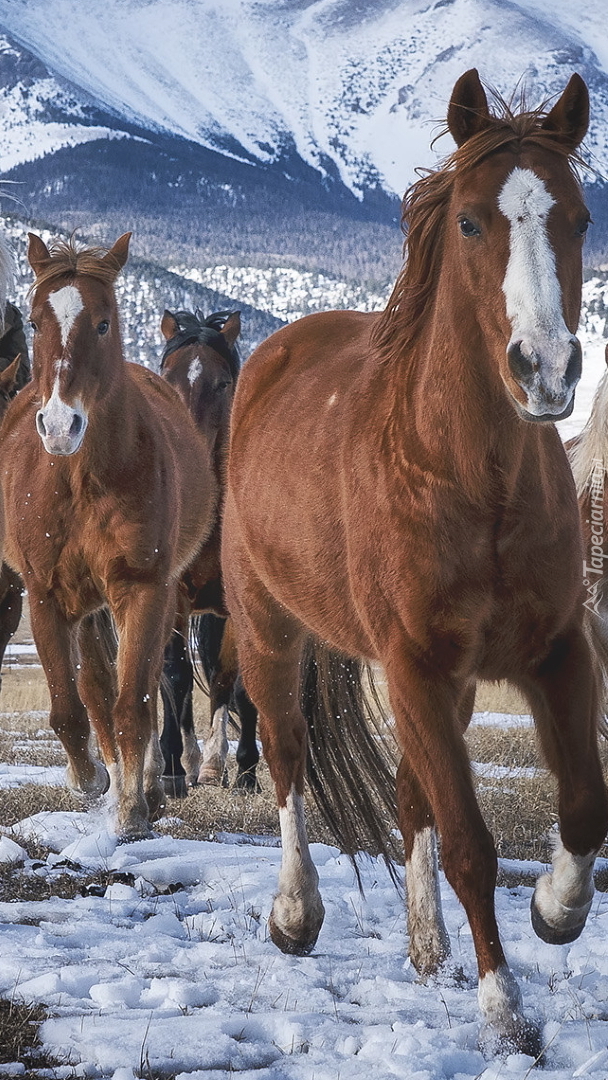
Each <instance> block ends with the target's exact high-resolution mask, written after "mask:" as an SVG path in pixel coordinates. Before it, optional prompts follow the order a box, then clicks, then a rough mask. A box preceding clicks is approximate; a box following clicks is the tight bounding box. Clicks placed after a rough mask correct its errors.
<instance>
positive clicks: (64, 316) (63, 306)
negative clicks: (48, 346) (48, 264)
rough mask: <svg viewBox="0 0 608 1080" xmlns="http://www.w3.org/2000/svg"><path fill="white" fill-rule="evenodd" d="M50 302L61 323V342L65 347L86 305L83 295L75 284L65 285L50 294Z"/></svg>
mask: <svg viewBox="0 0 608 1080" xmlns="http://www.w3.org/2000/svg"><path fill="white" fill-rule="evenodd" d="M49 304H50V305H51V308H52V309H53V311H54V313H55V317H56V319H57V322H58V323H59V329H60V331H61V344H62V346H63V348H64V349H65V347H66V345H67V343H68V339H69V336H70V333H71V331H72V327H73V325H74V323H75V321H76V318H77V317H78V315H80V312H81V311H82V309H83V307H84V304H83V302H82V296H81V295H80V293H79V291H78V289H77V288H76V286H75V285H64V287H63V289H58V290H57V292H54V293H51V294H50V296H49Z"/></svg>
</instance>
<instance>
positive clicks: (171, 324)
mask: <svg viewBox="0 0 608 1080" xmlns="http://www.w3.org/2000/svg"><path fill="white" fill-rule="evenodd" d="M160 329H161V333H162V335H163V337H164V338H165V340H166V341H170V340H171V338H172V337H175V335H176V334H177V333H179V323H178V321H177V319H176V318H175V315H173V314H172V313H171V312H170V311H167V310H166V309H165V311H164V312H163V317H162V319H161V323H160Z"/></svg>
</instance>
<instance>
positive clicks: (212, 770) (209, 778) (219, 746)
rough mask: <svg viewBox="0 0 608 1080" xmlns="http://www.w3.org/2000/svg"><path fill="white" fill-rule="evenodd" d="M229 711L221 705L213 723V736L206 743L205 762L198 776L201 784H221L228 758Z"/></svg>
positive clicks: (216, 711) (214, 715)
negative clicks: (227, 731)
mask: <svg viewBox="0 0 608 1080" xmlns="http://www.w3.org/2000/svg"><path fill="white" fill-rule="evenodd" d="M227 726H228V709H227V707H226V705H221V706H220V708H219V709H216V710H215V713H214V714H213V720H212V721H211V734H210V735H209V738H208V739H207V741H206V743H205V748H204V750H203V761H202V764H201V768H200V772H199V774H198V782H199V784H221V783H222V780H223V779H224V769H225V767H226V758H227V757H228V737H227V735H226V728H227Z"/></svg>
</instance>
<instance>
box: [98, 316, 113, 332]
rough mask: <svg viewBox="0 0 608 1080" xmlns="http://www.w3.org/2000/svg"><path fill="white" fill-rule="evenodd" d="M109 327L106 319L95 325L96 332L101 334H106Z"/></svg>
mask: <svg viewBox="0 0 608 1080" xmlns="http://www.w3.org/2000/svg"><path fill="white" fill-rule="evenodd" d="M109 329H110V324H109V322H108V321H107V320H106V319H104V320H103V322H100V324H99V326H98V327H97V333H98V334H101V335H103V334H107V332H108V330H109Z"/></svg>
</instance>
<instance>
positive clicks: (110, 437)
mask: <svg viewBox="0 0 608 1080" xmlns="http://www.w3.org/2000/svg"><path fill="white" fill-rule="evenodd" d="M136 453H137V399H136V394H135V387H134V386H133V383H132V380H131V379H130V378H129V375H128V368H127V363H126V361H125V360H124V358H123V356H122V351H120V352H118V353H117V355H116V358H115V363H113V364H112V368H111V373H110V379H109V381H108V384H107V386H106V390H105V393H104V395H103V397H101V398H98V399H97V400H95V402H94V403H93V405H92V406H91V409H90V411H89V422H88V427H87V432H86V436H85V439H84V442H83V445H82V448H81V451H80V452H79V453H78V454H76V455H75V456H74V464H75V466H76V467H77V468H78V470H81V471H83V472H84V473H89V472H93V473H95V474H96V475H97V476H98V478H99V479H101V478H102V476H103V475H104V474H115V473H120V472H121V471H122V470H123V469H124V468H125V467H127V466H129V464H132V462H133V461H134V459H135V455H136Z"/></svg>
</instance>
